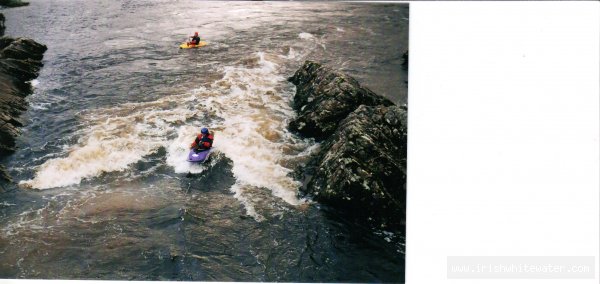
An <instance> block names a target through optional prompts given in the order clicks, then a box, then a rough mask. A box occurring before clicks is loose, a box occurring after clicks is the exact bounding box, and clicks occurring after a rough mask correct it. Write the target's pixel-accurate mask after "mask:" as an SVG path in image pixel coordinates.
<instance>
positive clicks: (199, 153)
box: [188, 149, 211, 163]
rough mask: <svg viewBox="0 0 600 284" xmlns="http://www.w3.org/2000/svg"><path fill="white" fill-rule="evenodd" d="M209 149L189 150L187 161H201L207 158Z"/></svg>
mask: <svg viewBox="0 0 600 284" xmlns="http://www.w3.org/2000/svg"><path fill="white" fill-rule="evenodd" d="M210 152H211V151H210V149H207V150H194V149H192V150H190V153H189V154H188V162H192V163H202V162H204V161H206V160H208V156H209V155H210Z"/></svg>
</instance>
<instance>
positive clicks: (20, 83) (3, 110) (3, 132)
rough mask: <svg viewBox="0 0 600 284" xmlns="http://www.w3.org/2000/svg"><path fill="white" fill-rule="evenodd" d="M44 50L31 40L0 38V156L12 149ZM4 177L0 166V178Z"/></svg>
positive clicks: (42, 46) (5, 178)
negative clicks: (26, 98)
mask: <svg viewBox="0 0 600 284" xmlns="http://www.w3.org/2000/svg"><path fill="white" fill-rule="evenodd" d="M46 49H47V48H46V46H45V45H42V44H39V43H37V42H35V41H33V40H31V39H26V38H17V39H14V38H10V37H2V38H0V158H1V157H3V156H6V155H8V154H10V153H12V152H13V151H14V150H15V148H14V147H15V137H17V136H18V135H19V134H20V131H19V127H21V126H23V122H21V121H20V120H19V116H20V115H21V113H22V112H23V111H25V110H26V109H27V102H26V101H25V97H26V96H27V95H29V94H30V93H31V85H30V84H29V81H31V80H33V79H35V78H36V77H37V76H38V73H39V71H40V69H41V67H42V66H43V64H42V61H41V60H42V58H43V54H44V52H45V51H46ZM7 179H8V175H7V174H6V173H5V172H4V169H3V167H2V166H1V165H0V181H1V180H7Z"/></svg>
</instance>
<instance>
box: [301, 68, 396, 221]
mask: <svg viewBox="0 0 600 284" xmlns="http://www.w3.org/2000/svg"><path fill="white" fill-rule="evenodd" d="M290 81H292V83H294V84H296V85H297V86H298V89H297V92H296V96H295V97H294V107H295V108H296V109H297V110H298V112H299V117H298V118H297V119H296V120H294V121H292V122H291V123H290V128H292V129H295V130H297V131H298V132H299V133H300V134H302V135H304V136H306V137H318V138H321V139H324V141H323V144H322V146H321V150H320V152H319V153H317V154H316V155H314V156H313V157H312V158H311V159H310V160H309V162H308V163H307V165H306V166H304V167H303V168H301V169H299V170H298V171H296V174H297V177H298V178H299V179H301V180H303V181H304V185H303V188H302V191H303V193H304V194H308V195H310V196H312V197H313V199H315V200H317V201H319V202H322V203H325V204H329V205H331V206H333V207H336V208H341V209H343V210H344V211H345V212H347V213H350V214H351V215H355V216H356V217H359V218H361V219H365V220H370V221H372V222H376V225H377V226H378V227H397V226H401V225H403V224H404V223H405V212H406V209H405V208H406V155H407V148H406V138H407V108H406V107H399V106H395V105H393V104H392V103H391V102H390V101H389V100H387V99H385V98H383V97H380V96H378V95H376V94H374V93H373V92H371V91H369V90H368V89H363V88H361V87H360V85H359V84H358V82H356V80H354V79H353V78H351V77H349V76H347V75H343V74H339V73H336V72H333V71H331V69H328V68H325V67H322V66H321V65H320V64H318V63H314V62H306V63H305V64H304V66H303V67H302V68H300V70H298V71H297V72H296V74H295V75H294V76H293V77H291V78H290ZM338 108H339V109H338Z"/></svg>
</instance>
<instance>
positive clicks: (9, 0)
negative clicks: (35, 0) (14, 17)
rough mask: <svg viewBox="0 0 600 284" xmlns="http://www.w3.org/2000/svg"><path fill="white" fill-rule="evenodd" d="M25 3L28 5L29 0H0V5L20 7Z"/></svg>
mask: <svg viewBox="0 0 600 284" xmlns="http://www.w3.org/2000/svg"><path fill="white" fill-rule="evenodd" d="M27 5H29V2H23V1H21V0H0V6H4V7H21V6H27Z"/></svg>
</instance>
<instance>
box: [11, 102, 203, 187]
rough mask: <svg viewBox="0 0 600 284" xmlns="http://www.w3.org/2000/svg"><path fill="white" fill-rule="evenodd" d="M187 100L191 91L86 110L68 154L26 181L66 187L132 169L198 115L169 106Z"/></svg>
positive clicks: (31, 183)
mask: <svg viewBox="0 0 600 284" xmlns="http://www.w3.org/2000/svg"><path fill="white" fill-rule="evenodd" d="M187 100H189V98H187V97H185V96H172V97H167V98H164V99H160V100H157V101H154V102H147V103H130V104H124V105H121V106H119V107H116V108H109V109H99V110H95V111H94V112H91V113H89V114H82V119H87V121H85V124H86V125H85V126H84V127H83V128H82V129H81V130H80V132H81V137H82V138H80V139H79V141H78V142H77V144H75V145H71V146H67V145H65V149H64V150H65V151H66V153H63V154H62V155H61V156H62V157H60V158H54V159H50V160H47V161H46V162H45V163H43V164H42V165H41V166H39V168H37V170H36V174H35V177H34V178H33V179H31V180H26V181H21V182H20V184H21V185H24V186H26V187H32V188H36V189H48V188H53V187H63V186H67V185H72V184H79V183H80V182H81V181H82V180H84V179H87V178H91V177H96V176H99V175H100V174H102V173H106V172H115V171H124V170H126V169H128V168H129V166H130V165H131V164H133V163H135V162H137V161H139V160H140V159H142V158H143V157H144V156H146V155H149V154H151V153H153V152H155V151H156V150H158V149H159V148H160V147H161V146H164V145H166V144H167V141H166V139H165V137H166V136H167V135H168V134H169V133H170V132H171V131H175V129H174V126H173V125H174V124H176V123H178V122H182V121H185V120H186V119H187V118H189V117H191V116H193V115H195V111H194V110H188V109H186V108H172V109H168V107H167V106H170V105H172V104H173V103H176V102H184V103H183V104H185V102H186V101H187Z"/></svg>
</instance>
